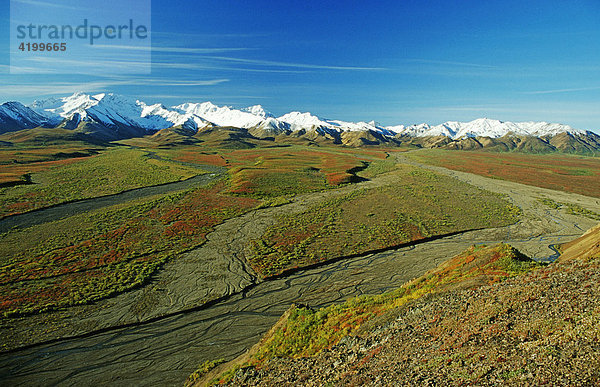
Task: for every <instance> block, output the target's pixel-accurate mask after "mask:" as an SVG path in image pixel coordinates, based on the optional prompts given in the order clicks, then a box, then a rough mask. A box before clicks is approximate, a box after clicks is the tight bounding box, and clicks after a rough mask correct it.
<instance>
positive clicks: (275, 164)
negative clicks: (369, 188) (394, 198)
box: [0, 146, 385, 316]
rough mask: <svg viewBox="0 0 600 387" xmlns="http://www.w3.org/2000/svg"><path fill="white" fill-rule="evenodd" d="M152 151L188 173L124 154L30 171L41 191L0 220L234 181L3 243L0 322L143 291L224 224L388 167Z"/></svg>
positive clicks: (321, 156) (270, 151)
mask: <svg viewBox="0 0 600 387" xmlns="http://www.w3.org/2000/svg"><path fill="white" fill-rule="evenodd" d="M151 151H152V152H155V153H157V154H158V155H159V156H161V157H163V158H165V159H168V158H171V159H173V160H175V161H179V162H183V163H185V164H181V163H174V162H170V161H168V160H165V161H163V160H156V159H152V158H148V157H146V155H147V151H145V150H142V149H131V148H124V147H117V148H112V149H108V150H106V151H104V152H102V153H100V154H98V155H96V156H92V157H85V158H79V157H76V158H71V159H66V160H60V161H39V158H38V159H35V158H33V159H31V160H30V161H31V162H30V163H28V164H25V165H26V166H27V168H30V169H29V171H32V172H33V173H34V178H35V181H37V182H39V183H38V184H32V185H24V186H17V187H7V188H4V196H3V197H2V199H1V201H2V203H1V207H0V208H1V211H0V214H4V215H8V214H11V213H16V212H22V211H26V210H30V209H34V208H39V207H43V206H47V205H51V204H55V203H58V202H61V201H67V200H75V199H79V198H86V197H94V196H98V195H102V194H107V193H114V192H118V191H122V190H124V189H130V188H135V187H140V186H146V185H154V184H160V183H164V182H168V181H172V180H178V179H181V178H186V177H189V176H192V175H195V174H198V173H201V172H202V171H201V170H200V169H198V168H196V167H194V165H196V164H211V165H216V166H225V167H228V169H229V178H228V179H226V180H224V181H221V182H219V183H216V184H213V185H212V186H210V187H204V188H196V189H188V190H185V191H180V192H175V193H170V194H167V195H157V196H154V197H147V198H143V199H137V200H133V201H130V202H124V203H121V204H119V205H115V206H112V207H108V208H103V209H99V210H95V211H93V212H89V213H83V214H78V215H75V216H71V217H69V218H66V219H57V220H56V221H54V222H51V223H46V224H39V225H36V226H33V227H29V228H26V229H16V230H12V231H10V232H8V233H5V234H2V235H0V313H2V314H3V315H5V316H13V315H23V314H31V313H38V312H43V311H46V310H52V309H56V308H60V307H68V306H71V305H77V304H85V303H89V302H93V301H96V300H99V299H101V298H106V297H110V296H112V295H114V294H117V293H120V292H123V291H126V290H128V289H131V288H134V287H136V286H140V285H143V284H144V283H145V282H147V281H148V280H149V279H150V277H151V276H152V274H154V273H156V271H157V270H159V269H160V267H161V266H162V265H163V264H164V263H165V262H166V261H168V260H170V259H174V258H176V257H177V256H178V255H179V254H180V253H182V252H183V251H187V250H189V249H192V248H195V247H197V246H199V245H200V244H202V243H203V242H204V241H205V239H206V238H205V236H206V234H207V233H208V232H210V231H211V230H212V229H213V227H214V226H215V225H217V224H219V223H222V222H223V221H224V220H226V219H228V218H231V217H235V216H238V215H241V214H242V213H244V212H246V211H248V210H250V209H252V208H256V207H258V206H261V205H262V206H264V205H265V204H266V205H269V203H275V202H276V201H273V198H275V199H276V198H277V197H280V196H282V197H288V196H291V195H294V194H297V193H302V192H309V191H314V190H321V189H328V188H334V187H336V186H337V185H339V184H342V183H343V182H345V181H347V180H348V179H350V178H351V177H352V176H354V175H353V174H352V172H348V171H347V170H348V169H352V168H355V167H356V166H362V165H363V160H364V159H365V158H374V159H382V158H385V153H384V152H358V155H354V154H353V153H352V152H346V151H343V152H336V151H315V152H314V154H313V153H312V150H310V149H307V148H306V147H294V148H291V149H290V148H287V147H285V148H279V147H277V148H265V149H260V150H256V149H249V150H235V149H221V150H212V149H206V148H204V147H198V146H191V147H190V146H188V147H186V146H182V147H177V148H171V149H152V150H151ZM40 152H42V151H40ZM42 153H43V152H42ZM31 154H34V152H31V153H30V155H31ZM338 156H340V159H339V160H338V159H337V158H338ZM32 157H33V156H32ZM36 160H37V162H36ZM36 168H37V169H36ZM317 168H319V169H317ZM8 169H10V168H8ZM320 169H323V171H324V172H321V171H320ZM248 171H251V173H248Z"/></svg>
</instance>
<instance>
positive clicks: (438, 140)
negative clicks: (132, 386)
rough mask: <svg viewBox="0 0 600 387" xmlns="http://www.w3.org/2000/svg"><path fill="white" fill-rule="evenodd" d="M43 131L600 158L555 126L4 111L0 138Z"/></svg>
mask: <svg viewBox="0 0 600 387" xmlns="http://www.w3.org/2000/svg"><path fill="white" fill-rule="evenodd" d="M36 127H44V128H53V127H61V128H66V129H71V130H75V131H79V132H82V133H85V134H86V135H89V136H96V137H100V138H103V139H105V140H108V141H111V140H120V139H125V138H130V137H142V136H145V135H152V134H156V133H157V132H159V131H161V130H173V129H176V128H184V129H185V132H184V133H185V134H184V135H187V136H192V135H194V134H199V133H201V132H202V131H203V129H207V128H219V127H224V128H238V129H241V130H247V131H248V133H250V134H251V135H252V136H253V137H256V138H258V139H264V138H271V137H274V136H279V137H281V136H291V137H295V138H304V139H305V140H307V141H313V142H322V141H331V142H333V143H334V144H343V145H349V146H362V145H382V144H385V145H400V144H404V145H408V146H417V147H443V148H449V149H477V148H487V147H490V146H492V147H494V146H495V147H498V148H506V149H505V150H507V149H518V148H519V147H521V148H531V149H533V150H535V149H537V148H544V149H546V148H547V149H546V150H547V151H548V150H566V151H569V150H571V151H584V152H590V151H594V152H595V151H600V136H599V135H597V134H596V133H594V132H591V131H586V130H580V129H574V128H573V127H571V126H569V125H565V124H558V123H548V122H534V121H525V122H510V121H500V120H495V119H489V118H478V119H475V120H472V121H469V122H458V121H447V122H444V123H442V124H439V125H429V124H427V123H421V124H411V125H403V124H401V125H393V126H382V125H380V124H378V123H377V122H375V121H370V122H362V121H361V122H349V121H342V120H334V119H325V118H322V117H319V116H316V115H314V114H312V113H310V112H299V111H291V112H289V113H286V114H283V115H281V116H279V117H276V116H275V115H273V114H272V113H270V112H268V111H267V110H265V109H264V108H263V106H261V105H254V106H249V107H246V108H241V109H236V108H233V107H232V106H217V105H215V104H213V103H211V102H200V103H197V102H186V103H183V104H179V105H175V106H170V107H168V106H166V105H164V104H161V103H157V104H152V105H148V104H146V103H145V102H143V101H141V100H139V99H136V98H132V97H126V96H122V95H118V94H113V93H101V94H94V95H92V94H84V93H75V94H73V95H70V96H67V97H60V98H49V99H45V100H36V101H34V102H33V103H32V104H30V105H28V106H25V105H23V104H21V103H20V102H6V103H4V104H2V105H0V134H1V133H6V132H13V131H18V130H23V129H33V128H36ZM180 133H181V132H180ZM557 136H559V138H561V139H562V140H561V141H562V142H565V141H566V142H568V143H569V144H558V146H557V144H553V143H552V139H553V138H555V137H557ZM158 137H161V136H158ZM162 137H163V138H164V137H165V136H162ZM565 138H566V140H565ZM561 141H555V142H561ZM519 144H521V145H519ZM523 144H526V145H523ZM541 144H545V145H541ZM561 147H562V148H564V149H561Z"/></svg>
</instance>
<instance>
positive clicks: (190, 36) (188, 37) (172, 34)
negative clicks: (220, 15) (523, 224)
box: [152, 31, 269, 41]
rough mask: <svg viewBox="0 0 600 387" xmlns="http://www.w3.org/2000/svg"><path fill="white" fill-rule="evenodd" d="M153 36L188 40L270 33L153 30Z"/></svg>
mask: <svg viewBox="0 0 600 387" xmlns="http://www.w3.org/2000/svg"><path fill="white" fill-rule="evenodd" d="M152 36H158V37H160V36H164V37H170V38H172V37H178V38H185V39H186V40H187V41H189V40H195V39H202V38H258V37H264V36H269V34H261V33H250V34H230V33H216V34H190V33H185V32H165V31H152Z"/></svg>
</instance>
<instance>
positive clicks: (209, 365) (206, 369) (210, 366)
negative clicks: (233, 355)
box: [185, 359, 225, 386]
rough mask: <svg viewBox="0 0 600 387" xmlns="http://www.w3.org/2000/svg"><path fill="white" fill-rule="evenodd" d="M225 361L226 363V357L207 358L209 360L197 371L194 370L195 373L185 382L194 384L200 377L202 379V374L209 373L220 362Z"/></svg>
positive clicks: (189, 384) (188, 384)
mask: <svg viewBox="0 0 600 387" xmlns="http://www.w3.org/2000/svg"><path fill="white" fill-rule="evenodd" d="M223 363H225V359H218V360H207V361H205V362H204V363H203V364H202V365H201V366H200V367H198V369H197V370H196V371H194V373H193V374H191V375H190V376H189V377H188V378H187V380H186V382H185V385H186V386H193V385H194V383H195V382H196V381H197V380H198V379H200V378H201V377H202V376H204V375H205V374H207V373H208V372H209V371H211V370H212V369H214V368H215V367H216V366H218V365H219V364H223Z"/></svg>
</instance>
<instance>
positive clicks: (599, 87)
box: [523, 86, 600, 95]
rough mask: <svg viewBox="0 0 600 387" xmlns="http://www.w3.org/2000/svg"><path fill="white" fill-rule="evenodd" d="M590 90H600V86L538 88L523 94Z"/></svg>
mask: <svg viewBox="0 0 600 387" xmlns="http://www.w3.org/2000/svg"><path fill="white" fill-rule="evenodd" d="M588 90H600V86H592V87H575V88H571V89H554V90H536V91H525V92H523V94H529V95H531V94H557V93H571V92H576V91H588Z"/></svg>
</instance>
